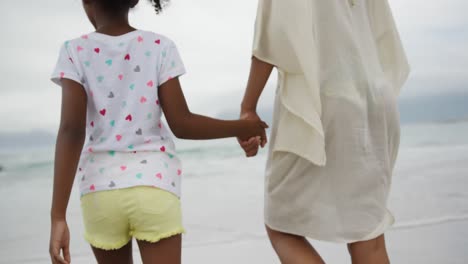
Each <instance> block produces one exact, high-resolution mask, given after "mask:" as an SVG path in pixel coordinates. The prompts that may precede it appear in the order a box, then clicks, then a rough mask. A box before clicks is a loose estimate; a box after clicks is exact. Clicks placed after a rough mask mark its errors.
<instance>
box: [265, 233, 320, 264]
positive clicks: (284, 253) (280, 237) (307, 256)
mask: <svg viewBox="0 0 468 264" xmlns="http://www.w3.org/2000/svg"><path fill="white" fill-rule="evenodd" d="M266 230H267V232H268V236H269V237H270V241H271V244H272V245H273V248H274V249H275V251H276V254H277V255H278V257H279V258H280V260H281V263H282V264H324V263H325V262H324V261H323V260H322V258H321V257H320V255H319V254H318V253H317V251H315V249H314V247H312V245H311V244H310V243H309V241H307V239H305V238H304V237H301V236H296V235H291V234H286V233H282V232H279V231H276V230H273V229H271V228H269V227H268V226H266Z"/></svg>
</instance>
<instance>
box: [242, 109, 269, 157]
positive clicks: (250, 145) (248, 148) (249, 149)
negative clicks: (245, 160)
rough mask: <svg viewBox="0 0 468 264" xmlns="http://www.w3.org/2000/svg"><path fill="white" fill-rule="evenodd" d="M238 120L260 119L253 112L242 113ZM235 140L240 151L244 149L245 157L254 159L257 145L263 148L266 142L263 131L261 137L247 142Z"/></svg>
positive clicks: (252, 138)
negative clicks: (240, 148)
mask: <svg viewBox="0 0 468 264" xmlns="http://www.w3.org/2000/svg"><path fill="white" fill-rule="evenodd" d="M240 118H241V119H243V120H256V121H260V117H259V116H258V114H257V113H256V112H255V111H242V112H241V116H240ZM237 140H238V142H239V144H240V146H241V147H242V149H244V151H245V154H246V156H247V157H254V156H255V155H257V153H258V147H259V145H261V147H262V148H263V147H264V146H265V145H266V143H267V141H268V140H267V136H266V133H265V130H263V132H262V134H261V136H255V137H251V138H250V139H249V140H241V139H240V138H238V139H237Z"/></svg>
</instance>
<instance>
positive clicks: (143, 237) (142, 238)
mask: <svg viewBox="0 0 468 264" xmlns="http://www.w3.org/2000/svg"><path fill="white" fill-rule="evenodd" d="M184 233H185V230H184V229H183V228H179V229H176V230H174V231H172V232H166V233H163V234H161V235H159V236H151V235H146V234H133V235H132V236H133V237H134V238H135V239H136V240H140V241H146V242H150V243H156V242H159V241H161V240H163V239H166V238H170V237H173V236H176V235H180V234H184Z"/></svg>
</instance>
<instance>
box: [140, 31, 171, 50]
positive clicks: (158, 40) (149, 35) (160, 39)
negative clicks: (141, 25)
mask: <svg viewBox="0 0 468 264" xmlns="http://www.w3.org/2000/svg"><path fill="white" fill-rule="evenodd" d="M138 31H140V32H141V34H142V36H146V39H145V38H143V39H144V40H148V41H149V42H151V44H156V45H157V46H161V47H166V46H172V45H175V43H174V41H173V40H172V39H171V38H169V37H168V36H165V35H163V34H160V33H157V32H154V31H148V30H141V29H140V30H138Z"/></svg>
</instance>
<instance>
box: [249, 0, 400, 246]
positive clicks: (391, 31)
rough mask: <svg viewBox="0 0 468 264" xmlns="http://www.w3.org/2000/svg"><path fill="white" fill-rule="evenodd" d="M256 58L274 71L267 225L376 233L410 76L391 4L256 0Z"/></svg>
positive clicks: (334, 233) (315, 233)
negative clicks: (401, 100) (275, 84)
mask: <svg viewBox="0 0 468 264" xmlns="http://www.w3.org/2000/svg"><path fill="white" fill-rule="evenodd" d="M253 55H254V56H256V57H257V58H259V59H261V60H264V61H267V62H269V63H271V64H273V65H276V66H277V67H278V70H279V76H280V77H279V88H278V91H277V96H276V97H277V98H276V103H275V114H274V122H273V126H272V134H271V140H270V150H269V159H268V163H267V170H266V186H265V187H266V197H265V203H266V204H265V221H266V224H267V225H269V226H270V227H273V228H275V229H277V230H280V231H283V232H288V233H293V234H298V235H305V236H309V237H311V238H315V239H321V240H327V241H336V242H354V241H361V240H366V239H370V238H374V237H376V236H378V235H380V234H382V233H383V232H384V230H386V229H387V228H388V227H389V226H390V225H391V223H393V216H392V215H391V214H390V212H389V211H388V210H387V208H386V202H387V197H388V193H389V189H390V182H391V175H392V170H393V166H394V163H395V159H396V156H397V152H398V146H399V116H398V109H397V96H398V91H399V90H400V88H401V86H402V85H403V83H404V81H405V80H406V78H407V76H408V73H409V66H408V63H407V60H406V56H405V53H404V51H403V48H402V45H401V42H400V39H399V36H398V33H397V30H396V27H395V23H394V21H393V17H392V14H391V10H390V7H389V5H388V2H387V0H356V1H344V0H327V1H322V0H312V1H300V0H293V1H282V0H260V2H259V9H258V16H257V23H256V33H255V40H254V47H253Z"/></svg>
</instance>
